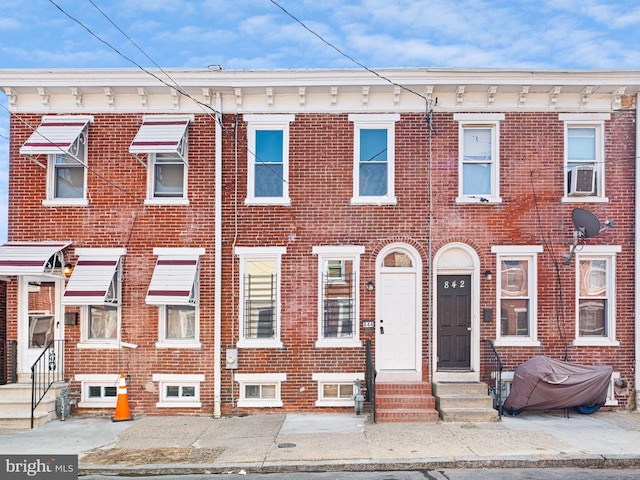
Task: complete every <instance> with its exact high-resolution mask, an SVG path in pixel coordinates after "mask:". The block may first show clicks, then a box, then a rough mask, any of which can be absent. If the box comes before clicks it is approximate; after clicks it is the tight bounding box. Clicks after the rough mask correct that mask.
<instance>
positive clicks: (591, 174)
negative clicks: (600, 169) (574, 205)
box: [568, 165, 596, 197]
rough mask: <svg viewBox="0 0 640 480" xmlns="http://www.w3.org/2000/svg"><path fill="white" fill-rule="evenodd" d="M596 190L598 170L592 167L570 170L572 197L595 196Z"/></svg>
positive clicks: (570, 191) (585, 166)
mask: <svg viewBox="0 0 640 480" xmlns="http://www.w3.org/2000/svg"><path fill="white" fill-rule="evenodd" d="M595 189H596V169H595V167H592V166H590V165H580V166H577V167H573V168H572V169H571V170H569V192H568V194H569V195H570V196H575V197H578V196H586V195H594V194H595Z"/></svg>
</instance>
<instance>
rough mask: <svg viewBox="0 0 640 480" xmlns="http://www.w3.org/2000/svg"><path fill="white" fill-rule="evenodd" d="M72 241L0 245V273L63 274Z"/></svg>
mask: <svg viewBox="0 0 640 480" xmlns="http://www.w3.org/2000/svg"><path fill="white" fill-rule="evenodd" d="M69 245H71V243H70V242H9V243H5V244H4V245H2V246H0V275H42V274H45V273H46V274H55V275H63V272H62V268H63V266H64V258H63V255H62V250H63V249H65V248H66V247H68V246H69Z"/></svg>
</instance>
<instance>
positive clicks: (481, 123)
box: [453, 113, 504, 203]
mask: <svg viewBox="0 0 640 480" xmlns="http://www.w3.org/2000/svg"><path fill="white" fill-rule="evenodd" d="M453 118H454V120H456V121H457V122H458V197H457V198H456V202H457V203H500V202H502V199H501V198H500V122H501V121H503V120H504V114H501V113H485V114H472V113H458V114H455V115H454V116H453Z"/></svg>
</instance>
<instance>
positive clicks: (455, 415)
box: [440, 408, 500, 422]
mask: <svg viewBox="0 0 640 480" xmlns="http://www.w3.org/2000/svg"><path fill="white" fill-rule="evenodd" d="M440 419H441V420H442V421H443V422H497V421H499V420H500V418H499V417H498V412H497V411H496V410H494V409H493V408H492V409H486V408H449V409H446V410H440Z"/></svg>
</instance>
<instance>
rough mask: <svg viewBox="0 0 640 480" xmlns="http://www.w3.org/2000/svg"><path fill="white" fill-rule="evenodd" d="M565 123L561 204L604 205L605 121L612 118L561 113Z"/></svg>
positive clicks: (560, 117)
mask: <svg viewBox="0 0 640 480" xmlns="http://www.w3.org/2000/svg"><path fill="white" fill-rule="evenodd" d="M558 117H559V119H560V120H561V121H563V122H564V196H563V198H562V200H563V201H564V202H606V201H607V198H606V196H605V168H604V166H605V156H604V136H605V128H604V126H605V121H607V120H610V119H611V115H610V114H608V113H604V114H595V113H592V114H584V113H561V114H559V116H558Z"/></svg>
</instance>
